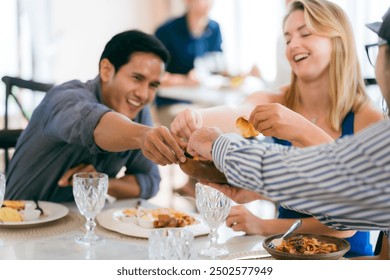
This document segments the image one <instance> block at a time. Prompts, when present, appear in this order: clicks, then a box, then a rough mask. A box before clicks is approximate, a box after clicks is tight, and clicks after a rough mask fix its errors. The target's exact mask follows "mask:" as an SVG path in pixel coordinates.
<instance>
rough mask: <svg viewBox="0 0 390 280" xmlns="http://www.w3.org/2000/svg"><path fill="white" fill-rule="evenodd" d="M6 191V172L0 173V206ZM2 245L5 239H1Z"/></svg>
mask: <svg viewBox="0 0 390 280" xmlns="http://www.w3.org/2000/svg"><path fill="white" fill-rule="evenodd" d="M4 193H5V176H4V174H2V173H0V207H1V205H3V200H4ZM1 245H3V241H2V240H1V239H0V246H1Z"/></svg>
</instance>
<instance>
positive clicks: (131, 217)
mask: <svg viewBox="0 0 390 280" xmlns="http://www.w3.org/2000/svg"><path fill="white" fill-rule="evenodd" d="M122 213H123V217H122V221H124V222H131V223H134V224H136V223H137V222H138V216H137V208H128V209H125V210H123V211H122Z"/></svg>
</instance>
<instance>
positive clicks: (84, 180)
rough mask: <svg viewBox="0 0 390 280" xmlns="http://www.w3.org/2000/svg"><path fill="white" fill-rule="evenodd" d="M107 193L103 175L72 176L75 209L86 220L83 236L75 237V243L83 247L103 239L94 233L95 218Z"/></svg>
mask: <svg viewBox="0 0 390 280" xmlns="http://www.w3.org/2000/svg"><path fill="white" fill-rule="evenodd" d="M107 191H108V176H107V174H104V173H97V172H82V173H77V174H74V175H73V196H74V199H75V201H76V205H77V208H78V209H79V211H80V213H81V214H82V215H83V216H84V217H85V218H86V220H87V221H86V223H85V228H86V229H87V233H86V234H85V235H84V236H79V237H76V241H77V242H78V243H81V244H85V245H96V244H101V243H103V242H104V239H102V238H101V237H99V236H97V235H96V234H95V232H94V229H95V227H96V223H95V217H96V215H97V214H99V213H100V211H101V210H102V209H103V207H104V203H105V201H106V194H107Z"/></svg>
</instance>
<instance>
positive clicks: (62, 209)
mask: <svg viewBox="0 0 390 280" xmlns="http://www.w3.org/2000/svg"><path fill="white" fill-rule="evenodd" d="M22 201H24V202H26V203H27V202H34V201H32V200H22ZM38 203H39V206H40V207H41V208H42V209H43V210H45V208H46V209H47V210H50V211H53V209H55V210H57V212H58V213H57V214H56V215H53V214H52V213H51V214H50V215H49V216H47V217H44V218H42V219H38V220H33V221H21V222H0V227H24V226H32V225H39V224H44V223H48V222H52V221H56V220H59V219H61V218H63V217H65V216H66V215H68V213H69V208H68V207H66V206H65V205H62V204H60V203H56V202H51V201H43V200H42V201H41V200H39V201H38Z"/></svg>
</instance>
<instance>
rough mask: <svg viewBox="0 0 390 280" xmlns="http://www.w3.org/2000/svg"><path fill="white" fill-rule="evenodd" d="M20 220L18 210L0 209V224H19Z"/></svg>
mask: <svg viewBox="0 0 390 280" xmlns="http://www.w3.org/2000/svg"><path fill="white" fill-rule="evenodd" d="M22 220H23V218H22V215H20V214H19V212H18V210H16V209H13V208H10V207H2V208H0V222H21V221H22Z"/></svg>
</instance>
